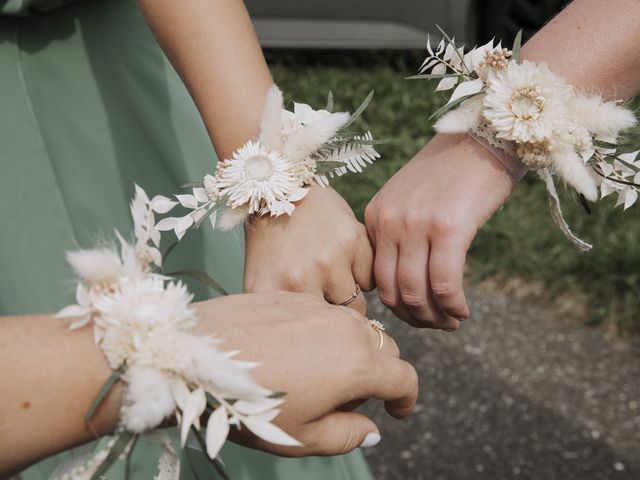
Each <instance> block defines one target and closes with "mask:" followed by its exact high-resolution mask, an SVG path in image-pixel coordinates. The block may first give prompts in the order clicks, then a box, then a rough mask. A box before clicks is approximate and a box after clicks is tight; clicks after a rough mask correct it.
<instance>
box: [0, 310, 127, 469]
mask: <svg viewBox="0 0 640 480" xmlns="http://www.w3.org/2000/svg"><path fill="white" fill-rule="evenodd" d="M110 374H111V370H110V368H109V366H108V365H107V362H106V360H105V358H104V356H103V354H102V351H101V349H100V347H98V346H97V345H95V343H94V341H93V331H92V329H91V328H83V329H80V330H76V331H69V330H68V329H67V325H66V323H65V322H63V321H60V320H54V319H52V318H51V316H48V315H39V316H19V317H3V318H1V319H0V385H1V386H2V387H1V388H0V406H1V407H2V417H1V420H0V451H1V452H2V454H1V455H0V477H2V476H3V475H4V474H7V473H9V472H12V471H16V470H19V469H21V468H24V467H26V466H27V465H29V464H30V463H33V462H35V461H37V460H39V459H41V458H44V457H46V456H49V455H52V454H54V453H56V452H59V451H62V450H65V449H68V448H71V447H73V446H75V445H78V444H81V443H83V442H86V441H89V440H92V439H93V438H95V437H96V436H98V435H102V434H106V433H108V432H110V431H111V430H113V429H114V428H115V426H116V424H117V422H118V416H119V415H118V413H119V407H120V396H121V392H120V386H119V385H118V386H116V388H115V389H114V390H113V391H112V393H111V394H110V395H109V396H108V397H107V399H106V400H105V401H104V403H103V404H102V405H101V407H100V408H99V409H98V411H97V412H96V415H95V417H94V418H93V420H92V422H91V426H88V425H87V424H86V423H85V422H84V416H85V414H86V412H87V410H88V408H89V406H90V405H91V402H92V401H93V400H94V398H95V397H96V395H97V394H98V392H99V391H100V388H101V387H102V385H103V384H104V382H105V381H106V380H107V378H108V377H109V375H110Z"/></svg>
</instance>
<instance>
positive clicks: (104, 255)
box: [67, 248, 122, 285]
mask: <svg viewBox="0 0 640 480" xmlns="http://www.w3.org/2000/svg"><path fill="white" fill-rule="evenodd" d="M67 262H69V264H70V265H71V268H73V271H74V272H75V273H76V275H78V277H80V278H82V279H83V280H84V281H85V282H87V283H88V284H90V285H93V284H112V283H115V282H117V281H118V278H119V277H120V275H121V274H122V261H121V260H120V256H119V255H118V253H117V252H115V251H114V250H112V249H109V248H95V249H93V250H76V251H75V252H67Z"/></svg>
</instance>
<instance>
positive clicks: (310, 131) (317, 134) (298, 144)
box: [281, 103, 349, 162]
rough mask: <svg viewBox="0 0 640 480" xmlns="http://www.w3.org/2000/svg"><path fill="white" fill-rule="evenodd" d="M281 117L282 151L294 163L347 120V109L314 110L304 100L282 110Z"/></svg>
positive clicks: (312, 150)
mask: <svg viewBox="0 0 640 480" xmlns="http://www.w3.org/2000/svg"><path fill="white" fill-rule="evenodd" d="M282 116H283V129H282V132H281V135H282V137H283V144H282V153H283V154H284V155H285V156H286V157H287V158H289V159H291V161H293V162H299V161H303V160H305V159H306V158H307V157H308V156H309V155H311V154H312V153H314V152H315V151H316V150H318V149H319V148H320V147H321V146H322V145H324V144H325V143H327V142H328V141H329V140H331V139H332V138H333V137H334V136H335V135H336V133H337V132H338V130H340V128H341V127H343V126H344V125H345V124H346V123H347V121H349V114H348V113H346V112H335V113H331V112H329V111H327V110H314V109H313V108H311V107H310V106H309V105H307V104H304V103H294V106H293V112H290V111H288V110H282Z"/></svg>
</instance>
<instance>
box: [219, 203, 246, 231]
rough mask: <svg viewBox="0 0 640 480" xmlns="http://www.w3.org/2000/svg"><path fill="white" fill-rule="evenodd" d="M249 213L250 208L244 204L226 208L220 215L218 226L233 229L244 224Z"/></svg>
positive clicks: (226, 229)
mask: <svg viewBox="0 0 640 480" xmlns="http://www.w3.org/2000/svg"><path fill="white" fill-rule="evenodd" d="M248 215H249V213H248V208H247V207H246V206H244V205H243V206H240V207H237V208H225V209H223V210H221V212H220V214H219V215H218V219H217V226H218V227H220V230H222V231H228V230H233V229H234V228H236V227H237V226H238V225H241V224H243V223H244V222H245V220H246V219H247V217H248Z"/></svg>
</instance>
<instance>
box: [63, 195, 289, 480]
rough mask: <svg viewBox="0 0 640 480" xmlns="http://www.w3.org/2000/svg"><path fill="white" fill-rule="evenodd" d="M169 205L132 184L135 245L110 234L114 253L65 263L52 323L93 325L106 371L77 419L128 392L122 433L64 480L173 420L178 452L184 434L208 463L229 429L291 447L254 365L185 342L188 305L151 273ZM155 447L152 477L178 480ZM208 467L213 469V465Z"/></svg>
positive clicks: (172, 285)
mask: <svg viewBox="0 0 640 480" xmlns="http://www.w3.org/2000/svg"><path fill="white" fill-rule="evenodd" d="M175 203H176V202H174V201H172V200H170V199H169V198H167V197H163V196H160V195H158V196H155V197H153V198H152V199H149V198H148V196H147V195H146V193H145V192H144V190H142V189H141V188H140V187H138V186H137V185H136V195H135V198H134V200H133V201H132V203H131V212H132V216H133V221H134V233H135V238H136V242H135V244H133V245H132V244H129V243H128V242H127V241H126V240H125V239H124V238H123V237H122V236H121V235H120V234H119V233H118V232H117V231H116V235H117V237H118V240H119V243H120V248H119V249H116V248H106V247H105V248H97V249H93V250H80V251H75V252H69V253H68V254H67V258H68V261H69V263H70V264H71V266H72V268H73V270H74V271H75V273H76V274H77V275H78V277H79V281H78V284H77V288H76V300H77V304H76V305H70V306H68V307H65V308H64V309H62V310H61V311H60V312H59V313H58V314H57V317H58V318H63V319H71V320H72V323H71V324H70V329H72V330H74V329H77V328H81V327H84V326H87V325H89V326H91V327H92V328H93V333H94V339H95V342H96V343H97V344H99V345H100V346H101V347H102V350H103V352H104V355H105V357H106V359H107V361H108V363H109V365H110V366H111V368H112V369H113V374H112V375H111V377H110V378H109V380H108V381H107V382H106V384H105V385H104V387H103V388H102V390H101V392H100V394H99V395H98V396H97V398H96V399H95V401H94V402H93V404H92V406H91V407H90V409H89V411H88V412H87V415H86V419H85V420H86V421H87V422H90V421H91V418H92V417H93V415H94V413H95V411H96V409H97V407H98V406H99V405H100V403H101V402H102V401H103V399H104V398H105V396H106V395H107V393H108V392H109V390H110V389H111V388H112V387H113V385H114V384H115V383H116V381H117V380H119V379H121V380H122V381H123V382H124V384H125V385H126V391H125V394H124V401H123V404H122V407H121V418H120V426H119V428H118V430H117V431H116V434H115V435H114V437H112V439H111V441H110V442H108V444H107V447H106V448H105V449H103V450H100V451H98V452H97V453H96V454H95V455H94V456H93V457H92V458H90V459H89V460H88V461H87V462H86V463H84V464H83V465H80V466H78V467H76V468H73V469H71V470H70V471H69V472H66V473H65V475H63V476H62V478H67V479H70V480H80V479H98V478H102V477H101V476H102V475H104V473H105V472H106V471H107V470H108V469H109V468H110V467H111V465H112V464H113V463H114V462H115V461H116V460H118V459H119V458H120V457H122V456H128V455H130V454H131V451H132V450H133V447H134V445H135V442H136V440H137V438H138V436H139V435H140V434H143V433H145V432H148V431H150V430H153V429H155V428H157V427H159V426H160V425H161V424H162V423H163V421H164V420H166V419H169V418H171V417H172V416H173V417H175V419H176V420H177V422H178V424H179V425H180V444H181V446H184V445H185V442H186V441H187V437H188V436H189V435H190V434H191V435H193V436H194V438H195V440H197V441H198V442H199V443H200V445H201V447H202V449H203V450H205V451H206V453H207V455H208V456H209V458H210V459H211V460H212V461H214V460H215V458H216V455H217V454H218V452H219V450H220V448H221V447H222V445H223V443H224V441H225V440H226V438H227V435H228V433H229V428H230V426H236V427H238V428H241V427H246V428H248V429H249V430H250V431H251V432H253V433H254V434H255V435H257V436H258V437H260V438H262V439H264V440H266V441H268V442H271V443H275V444H280V445H299V443H298V442H297V441H296V440H295V439H294V438H292V437H291V436H289V435H288V434H286V433H285V432H283V431H282V430H281V429H279V428H278V427H276V426H275V425H274V424H272V423H271V421H272V420H273V419H274V418H275V417H276V416H277V415H278V413H279V410H278V409H277V407H278V406H279V405H280V404H281V403H282V401H283V400H282V399H280V398H279V397H280V395H279V394H274V393H273V392H271V391H269V390H267V389H265V388H262V387H260V386H259V385H258V384H257V383H256V382H255V381H254V380H253V378H252V377H251V375H250V373H249V370H250V369H252V368H253V367H255V366H256V364H254V363H249V362H242V361H238V360H234V359H233V357H234V356H235V355H236V354H237V353H238V352H223V351H220V350H218V348H217V345H219V343H220V342H219V341H218V340H216V339H214V338H209V337H203V336H201V335H196V334H194V333H192V330H193V328H194V327H195V326H196V324H197V322H198V319H197V317H196V314H195V313H194V311H193V310H192V309H191V308H190V307H189V303H190V302H191V299H192V296H191V295H190V294H189V292H188V290H187V288H186V286H185V285H184V284H183V283H181V282H180V281H174V280H173V279H172V278H170V277H167V276H165V275H163V274H162V273H158V272H157V271H156V270H157V269H158V268H159V267H161V263H162V256H161V254H160V250H159V245H160V232H158V231H157V230H156V228H155V227H156V225H155V215H154V214H155V213H165V212H167V211H168V210H169V209H170V208H172V207H173V206H174V205H175ZM205 413H208V414H209V419H208V421H207V424H206V434H205V435H203V434H201V425H200V417H201V416H202V415H203V414H205ZM162 443H163V445H164V454H163V457H161V462H160V475H159V476H158V477H156V478H162V479H174V478H175V479H177V478H178V473H179V460H178V457H177V455H176V454H175V449H174V448H173V447H172V446H171V445H170V443H169V442H167V441H163V442H162ZM214 466H215V467H216V468H217V469H220V468H221V467H220V465H219V464H218V463H214Z"/></svg>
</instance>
